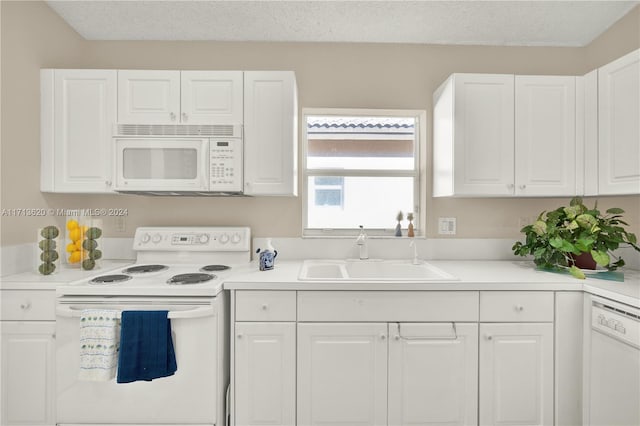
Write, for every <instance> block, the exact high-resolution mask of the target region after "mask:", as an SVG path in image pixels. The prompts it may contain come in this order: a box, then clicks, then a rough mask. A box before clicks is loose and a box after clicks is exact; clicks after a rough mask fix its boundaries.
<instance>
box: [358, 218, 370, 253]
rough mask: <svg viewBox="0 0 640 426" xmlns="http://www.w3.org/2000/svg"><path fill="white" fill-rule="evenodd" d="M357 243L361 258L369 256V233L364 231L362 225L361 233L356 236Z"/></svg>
mask: <svg viewBox="0 0 640 426" xmlns="http://www.w3.org/2000/svg"><path fill="white" fill-rule="evenodd" d="M356 244H357V245H358V249H359V250H360V260H365V259H368V258H369V250H367V234H365V233H364V226H362V225H360V235H358V238H356Z"/></svg>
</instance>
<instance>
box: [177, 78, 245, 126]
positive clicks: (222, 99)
mask: <svg viewBox="0 0 640 426" xmlns="http://www.w3.org/2000/svg"><path fill="white" fill-rule="evenodd" d="M180 80H181V111H182V113H181V115H180V121H181V122H182V123H183V124H240V123H242V71H181V72H180Z"/></svg>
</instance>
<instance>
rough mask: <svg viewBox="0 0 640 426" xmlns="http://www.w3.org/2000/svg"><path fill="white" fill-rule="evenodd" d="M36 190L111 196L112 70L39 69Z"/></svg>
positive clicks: (113, 76)
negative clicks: (39, 132)
mask: <svg viewBox="0 0 640 426" xmlns="http://www.w3.org/2000/svg"><path fill="white" fill-rule="evenodd" d="M40 83H41V88H40V89H41V90H40V91H41V113H40V119H41V126H40V131H41V134H40V151H41V152H40V155H41V158H40V161H41V173H40V189H41V191H45V192H69V193H72V192H79V193H101V192H112V189H111V185H112V177H111V175H112V170H111V168H112V154H113V151H112V148H111V136H112V128H113V123H115V119H116V71H115V70H64V69H56V70H53V69H43V70H41V71H40Z"/></svg>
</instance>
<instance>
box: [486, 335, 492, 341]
mask: <svg viewBox="0 0 640 426" xmlns="http://www.w3.org/2000/svg"><path fill="white" fill-rule="evenodd" d="M484 338H485V339H487V340H493V336H492V335H490V334H485V335H484Z"/></svg>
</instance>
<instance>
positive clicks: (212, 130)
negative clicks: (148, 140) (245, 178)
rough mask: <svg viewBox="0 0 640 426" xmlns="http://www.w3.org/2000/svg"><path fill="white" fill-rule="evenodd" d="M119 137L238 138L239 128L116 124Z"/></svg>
mask: <svg viewBox="0 0 640 426" xmlns="http://www.w3.org/2000/svg"><path fill="white" fill-rule="evenodd" d="M117 133H118V135H120V136H203V137H240V136H241V135H240V133H241V126H240V125H233V124H204V125H196V124H118V126H117Z"/></svg>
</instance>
